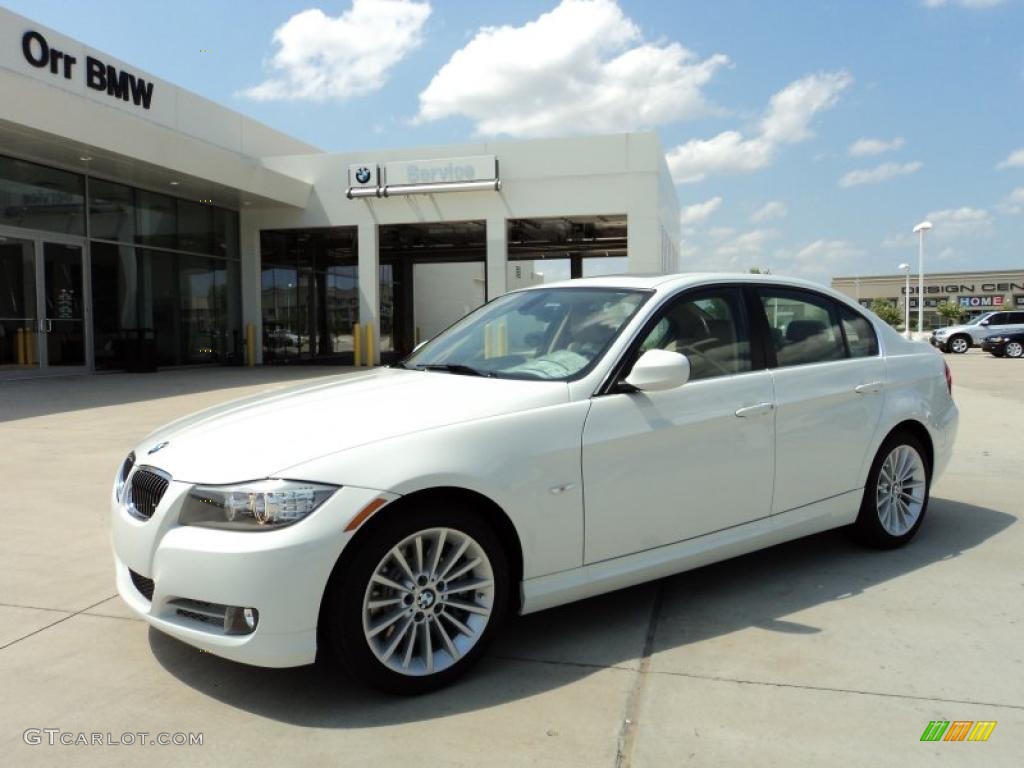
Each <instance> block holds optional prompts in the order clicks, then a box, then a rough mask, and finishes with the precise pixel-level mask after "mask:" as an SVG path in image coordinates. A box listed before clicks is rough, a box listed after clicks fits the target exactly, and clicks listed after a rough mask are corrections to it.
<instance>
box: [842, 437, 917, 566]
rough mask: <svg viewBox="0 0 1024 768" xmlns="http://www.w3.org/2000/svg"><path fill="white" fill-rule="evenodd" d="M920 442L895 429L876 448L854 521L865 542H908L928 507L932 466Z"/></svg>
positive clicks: (886, 546) (888, 546) (881, 545)
mask: <svg viewBox="0 0 1024 768" xmlns="http://www.w3.org/2000/svg"><path fill="white" fill-rule="evenodd" d="M926 456H927V453H926V452H925V450H924V446H922V445H921V442H920V441H919V440H918V439H917V438H916V437H914V436H913V435H912V434H910V433H909V432H897V433H896V434H894V435H890V436H889V438H887V439H886V441H885V442H884V443H883V444H882V447H881V448H879V450H878V454H877V455H876V456H875V461H874V463H873V464H872V466H871V471H870V472H869V473H868V481H867V484H866V485H865V487H864V498H863V500H862V501H861V506H860V514H859V515H858V516H857V522H856V523H855V524H854V525H855V528H856V530H857V532H858V533H859V534H860V538H861V539H862V540H863V541H865V542H866V543H868V544H870V545H872V546H875V547H878V548H881V549H891V548H893V547H898V546H901V545H903V544H906V543H907V542H908V541H910V540H911V539H912V538H913V537H914V534H915V533H917V529H918V528H920V527H921V522H922V521H923V520H924V515H925V511H926V510H927V508H928V492H929V488H930V483H931V468H930V467H929V466H928V460H927V458H926Z"/></svg>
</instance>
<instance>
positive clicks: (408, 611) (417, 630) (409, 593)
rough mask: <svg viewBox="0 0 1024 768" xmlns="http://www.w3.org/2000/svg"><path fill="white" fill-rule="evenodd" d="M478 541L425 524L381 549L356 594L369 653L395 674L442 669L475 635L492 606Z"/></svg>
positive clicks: (489, 574) (490, 580)
mask: <svg viewBox="0 0 1024 768" xmlns="http://www.w3.org/2000/svg"><path fill="white" fill-rule="evenodd" d="M494 597H495V594H494V572H493V569H492V566H491V562H490V560H489V559H488V557H487V553H486V552H485V551H484V549H483V547H481V546H480V544H479V543H478V542H477V541H476V540H475V539H473V538H472V537H471V536H468V535H467V534H465V533H463V532H461V531H458V530H455V529H453V528H429V529H427V530H423V531H418V532H416V533H414V534H412V535H410V536H407V537H406V538H405V539H403V540H402V541H401V542H399V543H398V545H396V546H395V547H393V548H392V549H391V550H389V551H388V553H387V554H386V555H385V556H384V557H383V559H382V560H381V561H380V563H378V565H377V567H376V568H375V569H374V571H373V575H372V576H371V578H370V582H369V584H368V585H367V588H366V594H365V596H364V598H363V633H364V636H365V638H366V642H367V644H368V645H369V647H370V650H371V651H372V652H373V654H374V656H376V657H377V659H378V660H379V661H380V662H381V663H382V664H384V665H385V666H387V667H388V668H389V669H391V670H392V671H394V672H397V673H399V674H402V675H410V676H424V675H432V674H435V673H437V672H442V671H444V670H445V669H447V668H449V667H451V666H452V665H453V664H455V663H456V662H458V661H459V659H461V658H462V657H463V656H465V655H466V654H467V653H468V652H469V651H470V650H472V648H473V647H474V646H476V644H477V642H478V641H479V640H480V637H481V636H482V635H483V633H484V630H485V629H486V628H487V624H488V622H489V621H490V619H491V613H492V611H493V608H494Z"/></svg>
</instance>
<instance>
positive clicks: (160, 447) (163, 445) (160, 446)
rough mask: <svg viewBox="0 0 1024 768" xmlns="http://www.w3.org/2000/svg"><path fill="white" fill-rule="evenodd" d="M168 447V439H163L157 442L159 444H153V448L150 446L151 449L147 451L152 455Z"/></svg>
mask: <svg viewBox="0 0 1024 768" xmlns="http://www.w3.org/2000/svg"><path fill="white" fill-rule="evenodd" d="M166 447H167V441H166V440H164V441H163V442H162V443H157V444H156V445H154V446H153V447H152V448H150V449H149V451H147V453H148V454H149V455H150V456H152V455H153V454H154V453H156V452H157V451H160V450H163V449H164V448H166Z"/></svg>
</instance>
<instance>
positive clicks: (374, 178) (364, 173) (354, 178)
mask: <svg viewBox="0 0 1024 768" xmlns="http://www.w3.org/2000/svg"><path fill="white" fill-rule="evenodd" d="M379 174H380V171H379V170H378V168H377V164H376V163H353V164H352V165H350V166H349V167H348V185H349V187H350V188H353V189H359V188H364V189H365V188H366V187H376V186H379V184H378V181H379Z"/></svg>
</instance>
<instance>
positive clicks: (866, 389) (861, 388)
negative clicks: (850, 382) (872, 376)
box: [853, 381, 883, 395]
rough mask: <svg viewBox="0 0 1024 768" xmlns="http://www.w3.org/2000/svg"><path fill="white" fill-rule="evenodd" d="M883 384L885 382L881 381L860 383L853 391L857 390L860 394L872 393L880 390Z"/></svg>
mask: <svg viewBox="0 0 1024 768" xmlns="http://www.w3.org/2000/svg"><path fill="white" fill-rule="evenodd" d="M882 386H883V384H882V382H881V381H872V382H869V383H867V384H858V385H857V386H856V387H854V388H853V391H854V392H856V393H857V394H858V395H867V394H870V393H871V392H878V391H879V390H881V389H882Z"/></svg>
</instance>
